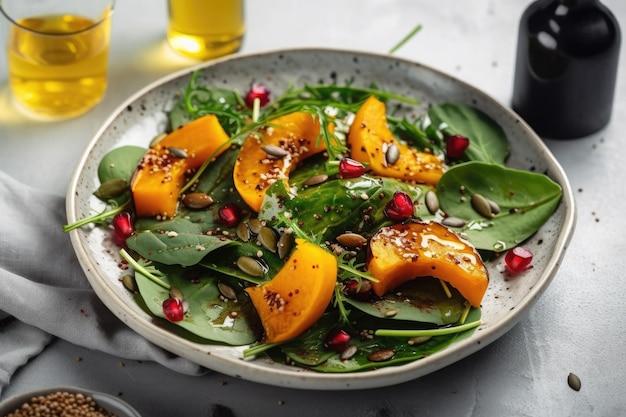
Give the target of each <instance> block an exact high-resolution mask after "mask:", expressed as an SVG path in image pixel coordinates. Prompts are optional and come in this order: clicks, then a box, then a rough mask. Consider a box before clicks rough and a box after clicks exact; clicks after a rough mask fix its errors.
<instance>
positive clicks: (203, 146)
mask: <svg viewBox="0 0 626 417" xmlns="http://www.w3.org/2000/svg"><path fill="white" fill-rule="evenodd" d="M229 140H230V138H229V137H228V134H227V133H226V132H225V131H224V129H223V128H222V126H221V125H220V123H219V121H218V119H217V117H216V116H215V115H212V114H209V115H206V116H203V117H200V118H198V119H196V120H194V121H192V122H189V123H187V124H186V125H183V126H182V127H180V128H178V129H176V130H174V131H173V132H171V133H170V134H168V135H167V136H166V137H165V138H163V139H162V140H161V141H159V142H158V143H157V144H155V145H153V146H152V147H151V148H150V149H148V151H147V152H146V153H145V155H144V156H143V158H142V160H141V162H140V163H139V166H138V167H137V170H136V171H135V174H134V175H133V178H132V180H131V185H130V187H131V192H132V196H133V203H134V205H135V212H136V214H137V216H139V217H148V216H159V217H161V218H164V219H165V218H168V217H173V216H174V215H175V214H176V209H177V204H178V197H179V193H180V190H181V189H182V187H183V186H184V185H185V176H186V175H187V174H189V173H190V172H192V171H194V170H196V169H198V168H199V167H200V166H201V165H202V164H203V163H204V162H205V161H206V160H207V159H208V158H210V157H216V156H218V155H219V154H220V153H222V152H223V151H224V150H226V148H227V146H226V144H227V143H228V141H229Z"/></svg>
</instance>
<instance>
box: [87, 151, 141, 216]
mask: <svg viewBox="0 0 626 417" xmlns="http://www.w3.org/2000/svg"><path fill="white" fill-rule="evenodd" d="M145 152H146V148H142V147H140V146H121V147H119V148H115V149H112V150H111V151H109V152H108V153H107V154H106V155H105V156H104V157H103V158H102V160H101V161H100V164H99V165H98V179H99V180H100V184H104V183H107V182H109V181H112V180H123V181H125V182H126V183H127V184H130V181H131V178H132V177H133V174H134V173H135V170H136V169H137V164H139V161H141V158H143V155H144V154H145ZM96 196H97V197H99V196H98V195H97V194H96ZM99 198H100V197H99ZM102 200H103V201H106V202H108V201H109V200H114V201H115V202H116V203H117V204H118V205H121V204H123V203H124V202H126V201H129V200H130V188H129V189H128V190H126V191H125V192H122V193H120V194H119V195H117V196H115V197H113V198H109V197H108V196H105V197H104V198H102Z"/></svg>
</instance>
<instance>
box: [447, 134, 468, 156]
mask: <svg viewBox="0 0 626 417" xmlns="http://www.w3.org/2000/svg"><path fill="white" fill-rule="evenodd" d="M445 142H446V155H448V158H450V159H461V158H462V157H463V154H464V153H465V150H466V149H467V148H468V146H469V144H470V140H469V139H468V138H466V137H465V136H461V135H452V136H448V137H447V138H446V139H445Z"/></svg>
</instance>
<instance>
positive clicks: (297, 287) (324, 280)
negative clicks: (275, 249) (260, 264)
mask: <svg viewBox="0 0 626 417" xmlns="http://www.w3.org/2000/svg"><path fill="white" fill-rule="evenodd" d="M336 281H337V258H335V257H334V256H333V255H332V254H330V253H329V252H327V251H326V250H324V249H322V248H321V247H319V246H317V245H315V244H313V243H310V242H307V241H306V240H303V239H296V248H295V250H294V251H293V253H292V255H291V256H290V257H289V259H288V260H287V262H286V263H285V265H284V266H283V267H282V268H281V270H280V271H279V272H278V274H276V276H275V277H274V278H273V279H272V280H271V281H268V282H266V283H264V284H261V285H258V286H255V287H248V288H246V289H245V291H246V292H247V293H248V294H249V295H250V299H251V300H252V303H253V304H254V307H255V308H256V311H257V312H258V314H259V317H260V318H261V323H262V324H263V328H264V329H265V341H266V342H267V343H277V342H284V341H287V340H290V339H293V338H295V337H297V336H299V335H300V334H302V333H304V332H305V331H306V330H307V329H309V328H310V327H311V326H312V325H313V324H314V323H315V322H316V321H317V320H319V318H320V317H322V314H324V311H325V310H326V307H328V304H329V303H330V301H331V299H332V296H333V292H334V290H335V283H336Z"/></svg>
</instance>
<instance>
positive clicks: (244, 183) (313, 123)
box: [233, 112, 326, 211]
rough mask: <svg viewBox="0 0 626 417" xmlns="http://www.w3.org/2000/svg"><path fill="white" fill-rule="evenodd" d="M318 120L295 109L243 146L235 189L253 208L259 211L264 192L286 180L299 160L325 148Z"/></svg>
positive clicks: (235, 176) (236, 170)
mask: <svg viewBox="0 0 626 417" xmlns="http://www.w3.org/2000/svg"><path fill="white" fill-rule="evenodd" d="M319 134H320V124H319V120H318V119H317V118H315V117H313V116H312V115H310V114H308V113H303V112H296V113H290V114H287V115H285V116H281V117H278V118H276V119H274V120H272V121H271V122H270V124H269V125H268V126H267V127H266V128H264V129H263V130H262V131H261V132H260V133H259V134H253V135H250V136H249V137H248V138H246V141H245V142H244V143H243V145H242V146H241V150H240V151H239V156H238V157H237V160H236V161H235V167H234V170H233V176H234V182H235V188H236V189H237V191H238V192H239V195H241V197H242V198H243V200H244V201H245V202H246V204H248V206H250V208H251V209H252V210H254V211H259V209H260V208H261V204H262V203H263V197H264V196H265V191H266V190H267V189H268V188H269V187H270V185H272V184H273V183H274V182H276V181H287V180H288V179H289V174H290V173H291V171H293V170H294V169H295V168H296V166H297V165H298V163H300V162H301V161H302V160H304V159H306V158H308V157H309V156H312V155H315V154H317V153H320V152H322V151H324V150H326V144H325V142H324V141H323V140H320V141H319V143H317V142H318V136H319Z"/></svg>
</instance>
